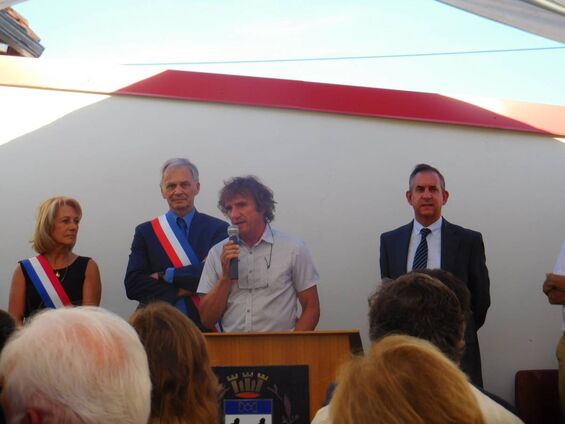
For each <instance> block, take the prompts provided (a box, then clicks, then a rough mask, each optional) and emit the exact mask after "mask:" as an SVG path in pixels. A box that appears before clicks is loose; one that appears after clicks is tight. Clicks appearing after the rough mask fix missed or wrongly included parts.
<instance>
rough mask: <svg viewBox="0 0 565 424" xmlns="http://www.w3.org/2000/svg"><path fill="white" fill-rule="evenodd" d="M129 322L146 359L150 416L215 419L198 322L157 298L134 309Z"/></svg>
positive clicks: (214, 389) (214, 393)
mask: <svg viewBox="0 0 565 424" xmlns="http://www.w3.org/2000/svg"><path fill="white" fill-rule="evenodd" d="M129 322H130V323H131V325H132V326H133V327H134V328H135V330H136V331H137V333H138V334H139V337H140V339H141V342H142V343H143V345H144V346H145V349H146V352H147V357H148V359H149V369H150V372H151V381H152V383H153V391H152V395H151V418H152V419H153V420H155V421H156V422H166V423H172V422H174V423H206V424H207V423H217V421H218V388H219V386H218V382H217V379H216V377H215V375H214V373H213V372H212V369H211V368H210V361H209V358H208V350H207V347H206V340H205V339H204V336H203V335H202V334H201V332H200V330H199V329H198V327H196V325H195V324H194V323H193V322H192V321H191V320H190V319H188V318H187V317H186V316H185V315H184V314H182V313H181V312H179V311H178V310H177V309H176V308H174V307H173V306H171V305H169V304H166V303H161V302H158V303H152V304H149V305H147V306H146V307H144V308H142V309H138V310H137V311H136V312H135V313H134V314H133V315H132V316H131V317H130V319H129Z"/></svg>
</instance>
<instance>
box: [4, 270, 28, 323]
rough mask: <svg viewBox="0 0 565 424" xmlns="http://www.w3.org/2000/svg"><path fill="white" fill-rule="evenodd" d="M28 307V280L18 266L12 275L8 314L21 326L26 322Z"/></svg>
mask: <svg viewBox="0 0 565 424" xmlns="http://www.w3.org/2000/svg"><path fill="white" fill-rule="evenodd" d="M25 305H26V280H25V276H24V273H23V271H22V268H21V266H20V265H19V264H18V266H17V267H16V270H15V271H14V274H13V275H12V285H11V287H10V302H9V305H8V312H9V313H10V315H12V317H14V319H15V320H16V324H17V325H18V326H21V325H22V324H23V321H24V313H25Z"/></svg>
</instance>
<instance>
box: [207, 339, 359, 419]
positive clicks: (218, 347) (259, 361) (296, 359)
mask: <svg viewBox="0 0 565 424" xmlns="http://www.w3.org/2000/svg"><path fill="white" fill-rule="evenodd" d="M205 336H206V341H207V342H208V351H209V352H210V362H211V364H210V365H212V366H213V367H215V366H263V365H308V369H309V371H308V376H309V381H310V420H312V418H314V415H315V413H316V411H317V410H318V409H320V407H321V406H322V402H323V401H324V398H325V394H326V389H327V387H328V384H330V383H332V382H334V381H335V377H336V372H337V370H338V368H339V366H340V365H341V364H342V363H343V362H344V361H346V360H347V359H349V358H350V357H351V354H352V353H361V352H363V346H362V344H361V337H360V336H359V331H358V330H340V331H296V332H292V331H281V332H272V333H206V334H205Z"/></svg>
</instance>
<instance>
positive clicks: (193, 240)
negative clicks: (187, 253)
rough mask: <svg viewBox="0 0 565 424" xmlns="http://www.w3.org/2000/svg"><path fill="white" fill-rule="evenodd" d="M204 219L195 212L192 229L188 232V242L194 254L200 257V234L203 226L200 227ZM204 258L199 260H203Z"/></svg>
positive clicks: (191, 224)
mask: <svg viewBox="0 0 565 424" xmlns="http://www.w3.org/2000/svg"><path fill="white" fill-rule="evenodd" d="M201 220H202V217H201V216H200V214H199V213H198V211H197V210H195V211H194V216H193V217H192V222H191V223H190V229H189V231H188V242H189V243H190V245H191V246H192V250H194V253H196V255H198V247H199V246H198V240H199V239H200V234H201V233H202V229H203V226H202V225H200V221H201ZM201 259H202V258H198V260H201Z"/></svg>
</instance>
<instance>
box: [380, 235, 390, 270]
mask: <svg viewBox="0 0 565 424" xmlns="http://www.w3.org/2000/svg"><path fill="white" fill-rule="evenodd" d="M379 264H380V268H381V278H388V277H389V276H390V271H389V270H388V252H387V249H386V243H385V240H384V238H383V234H381V254H380V257H379Z"/></svg>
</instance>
